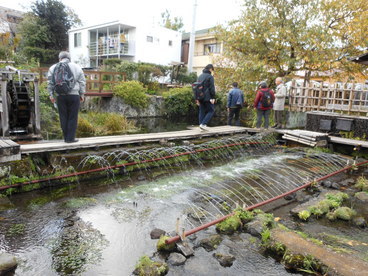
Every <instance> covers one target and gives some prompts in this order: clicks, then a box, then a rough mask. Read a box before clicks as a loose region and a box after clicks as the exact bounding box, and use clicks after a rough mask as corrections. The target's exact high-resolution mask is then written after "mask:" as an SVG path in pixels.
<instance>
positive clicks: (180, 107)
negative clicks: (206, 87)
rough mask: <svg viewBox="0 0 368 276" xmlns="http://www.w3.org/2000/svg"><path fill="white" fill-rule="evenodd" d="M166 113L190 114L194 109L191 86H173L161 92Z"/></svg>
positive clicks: (170, 114)
mask: <svg viewBox="0 0 368 276" xmlns="http://www.w3.org/2000/svg"><path fill="white" fill-rule="evenodd" d="M163 97H164V99H165V109H166V114H167V115H168V116H169V117H172V116H188V115H192V114H193V112H194V111H195V110H196V105H195V102H194V100H193V92H192V88H191V87H183V88H173V89H170V90H169V91H167V92H164V93H163Z"/></svg>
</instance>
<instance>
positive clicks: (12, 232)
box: [7, 223, 26, 236]
mask: <svg viewBox="0 0 368 276" xmlns="http://www.w3.org/2000/svg"><path fill="white" fill-rule="evenodd" d="M25 229H26V226H25V225H24V224H21V223H18V224H13V225H12V226H10V228H9V229H8V232H7V234H8V235H9V236H20V235H23V234H24V231H25Z"/></svg>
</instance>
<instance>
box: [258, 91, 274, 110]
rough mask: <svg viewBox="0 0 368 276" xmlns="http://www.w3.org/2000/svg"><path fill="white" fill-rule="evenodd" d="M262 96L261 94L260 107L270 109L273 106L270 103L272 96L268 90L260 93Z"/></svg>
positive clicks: (271, 102)
mask: <svg viewBox="0 0 368 276" xmlns="http://www.w3.org/2000/svg"><path fill="white" fill-rule="evenodd" d="M262 94H263V96H262V99H261V104H262V107H271V106H272V104H273V101H272V95H271V92H270V90H266V91H262Z"/></svg>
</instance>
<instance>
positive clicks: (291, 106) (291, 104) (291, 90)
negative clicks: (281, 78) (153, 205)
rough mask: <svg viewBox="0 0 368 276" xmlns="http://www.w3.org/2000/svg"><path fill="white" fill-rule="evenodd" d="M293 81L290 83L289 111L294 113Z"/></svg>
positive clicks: (294, 92)
mask: <svg viewBox="0 0 368 276" xmlns="http://www.w3.org/2000/svg"><path fill="white" fill-rule="evenodd" d="M295 85H296V84H295V80H292V81H291V87H290V93H289V105H290V111H296V89H295Z"/></svg>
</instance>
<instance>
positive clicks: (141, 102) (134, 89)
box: [113, 81, 148, 108]
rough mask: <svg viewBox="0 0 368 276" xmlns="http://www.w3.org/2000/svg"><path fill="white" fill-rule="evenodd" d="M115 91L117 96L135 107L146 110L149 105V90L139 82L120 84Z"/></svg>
mask: <svg viewBox="0 0 368 276" xmlns="http://www.w3.org/2000/svg"><path fill="white" fill-rule="evenodd" d="M113 91H114V95H115V96H117V97H120V98H122V99H123V100H124V102H125V103H126V104H129V105H131V106H133V107H137V108H145V107H147V105H148V96H147V95H146V92H147V89H146V88H144V87H143V85H142V84H141V83H140V82H138V81H127V82H120V83H119V84H117V85H115V87H114V89H113Z"/></svg>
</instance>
